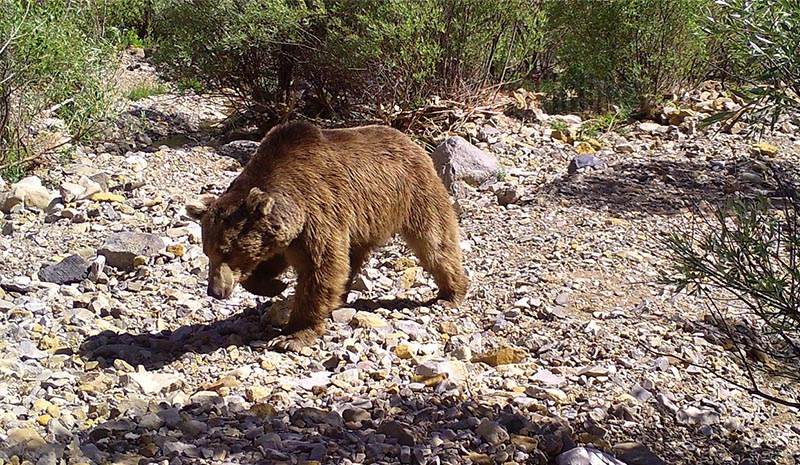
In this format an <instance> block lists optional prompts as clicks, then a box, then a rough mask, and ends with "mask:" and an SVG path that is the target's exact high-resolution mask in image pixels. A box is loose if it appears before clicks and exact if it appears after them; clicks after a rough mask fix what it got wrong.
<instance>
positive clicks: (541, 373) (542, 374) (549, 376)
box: [531, 368, 567, 386]
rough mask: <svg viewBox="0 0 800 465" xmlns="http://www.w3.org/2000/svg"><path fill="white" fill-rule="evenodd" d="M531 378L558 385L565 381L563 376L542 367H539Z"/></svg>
mask: <svg viewBox="0 0 800 465" xmlns="http://www.w3.org/2000/svg"><path fill="white" fill-rule="evenodd" d="M531 379H533V380H534V381H539V382H540V383H542V384H547V385H550V386H558V385H559V384H562V383H564V382H566V381H567V380H566V378H564V377H563V376H559V375H556V374H553V373H552V372H551V371H550V370H546V369H544V368H540V369H539V370H538V371H537V372H536V373H535V374H534V375H533V378H531Z"/></svg>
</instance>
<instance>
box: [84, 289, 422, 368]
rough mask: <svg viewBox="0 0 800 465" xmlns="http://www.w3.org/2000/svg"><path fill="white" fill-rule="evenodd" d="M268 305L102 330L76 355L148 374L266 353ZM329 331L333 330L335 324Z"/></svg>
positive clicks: (382, 304) (375, 304)
mask: <svg viewBox="0 0 800 465" xmlns="http://www.w3.org/2000/svg"><path fill="white" fill-rule="evenodd" d="M430 303H431V302H430V301H416V300H411V299H395V300H389V301H372V300H368V299H357V300H356V301H354V302H352V303H350V304H347V305H346V307H348V308H354V309H356V310H363V311H374V310H375V309H377V308H388V309H390V310H400V309H409V308H417V307H421V306H426V305H429V304H430ZM269 307H270V303H269V302H267V303H265V304H261V305H258V306H255V307H247V308H245V309H243V310H242V311H241V312H239V313H236V314H233V315H231V316H229V317H228V318H225V319H223V320H218V321H214V322H211V323H197V324H192V325H185V326H181V327H179V328H177V329H175V330H169V329H167V330H163V331H159V332H156V333H139V334H135V333H131V332H122V333H116V332H113V331H103V332H101V333H98V334H95V335H93V336H89V337H87V338H86V339H85V340H84V341H83V343H82V344H81V346H80V349H79V355H80V356H81V358H82V359H83V360H85V361H97V362H99V363H100V367H101V368H104V367H107V366H113V364H114V361H115V360H123V361H125V362H127V363H129V364H130V365H132V366H134V367H136V366H138V365H141V366H143V367H144V368H145V369H146V370H148V371H152V370H158V369H161V368H163V367H164V366H166V365H169V364H170V363H172V362H174V361H176V360H178V359H180V358H181V357H183V356H184V355H185V354H188V353H195V354H208V353H212V352H214V351H216V350H218V349H221V348H224V347H229V346H237V347H247V348H248V349H249V350H250V351H252V352H257V351H263V350H270V349H268V348H266V346H267V344H268V343H269V341H270V340H272V339H273V338H275V337H277V336H279V335H280V334H281V332H280V327H278V326H274V325H272V324H269V323H267V322H266V321H265V318H264V317H265V315H266V313H267V312H268V310H269ZM329 324H330V325H331V330H333V329H334V328H333V323H329Z"/></svg>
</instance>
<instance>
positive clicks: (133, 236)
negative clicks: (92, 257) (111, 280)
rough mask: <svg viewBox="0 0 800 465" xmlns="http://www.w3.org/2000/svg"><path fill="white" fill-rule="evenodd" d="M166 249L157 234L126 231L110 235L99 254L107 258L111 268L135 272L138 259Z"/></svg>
mask: <svg viewBox="0 0 800 465" xmlns="http://www.w3.org/2000/svg"><path fill="white" fill-rule="evenodd" d="M164 247H165V245H164V241H163V240H162V239H161V238H160V237H158V236H156V235H155V234H149V233H138V232H129V231H126V232H120V233H114V234H112V235H110V236H109V237H108V238H107V239H106V242H105V244H103V246H102V247H100V249H98V250H97V254H98V255H103V256H105V257H106V262H107V264H108V265H110V266H113V267H115V268H118V269H120V270H122V271H133V270H134V269H135V267H136V266H135V265H136V257H140V256H143V257H149V256H151V255H154V254H155V253H157V252H158V251H160V250H162V249H164Z"/></svg>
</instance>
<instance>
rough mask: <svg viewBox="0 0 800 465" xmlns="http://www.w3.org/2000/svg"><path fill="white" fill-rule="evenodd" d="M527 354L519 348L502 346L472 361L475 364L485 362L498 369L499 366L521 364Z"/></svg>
mask: <svg viewBox="0 0 800 465" xmlns="http://www.w3.org/2000/svg"><path fill="white" fill-rule="evenodd" d="M526 356H527V353H526V352H525V351H524V350H522V349H519V348H517V347H511V346H502V347H500V348H498V349H496V350H494V351H492V352H488V353H485V354H483V355H479V356H477V357H474V358H473V359H472V361H473V362H483V363H485V364H487V365H489V366H493V367H496V366H498V365H508V364H512V363H519V362H521V361H522V360H523V359H524V358H525V357H526Z"/></svg>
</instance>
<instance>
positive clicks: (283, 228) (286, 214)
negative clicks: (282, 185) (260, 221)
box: [269, 196, 305, 246]
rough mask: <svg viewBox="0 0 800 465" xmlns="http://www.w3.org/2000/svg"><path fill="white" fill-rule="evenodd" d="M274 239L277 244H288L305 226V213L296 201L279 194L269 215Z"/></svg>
mask: <svg viewBox="0 0 800 465" xmlns="http://www.w3.org/2000/svg"><path fill="white" fill-rule="evenodd" d="M269 223H270V227H271V228H272V231H273V234H274V239H275V241H276V242H277V243H278V244H281V245H283V246H288V245H289V243H290V242H292V241H293V240H294V239H295V238H296V237H297V236H299V235H300V233H301V232H302V231H303V227H304V226H305V215H304V213H303V210H302V209H301V208H300V207H299V206H298V205H297V203H296V202H295V201H294V200H292V198H291V197H288V196H280V197H278V199H277V201H276V202H275V206H274V208H273V209H272V215H271V216H270V217H269Z"/></svg>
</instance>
